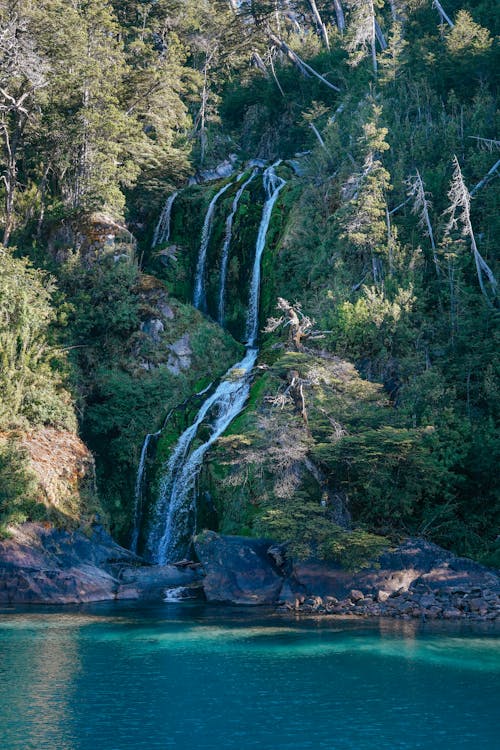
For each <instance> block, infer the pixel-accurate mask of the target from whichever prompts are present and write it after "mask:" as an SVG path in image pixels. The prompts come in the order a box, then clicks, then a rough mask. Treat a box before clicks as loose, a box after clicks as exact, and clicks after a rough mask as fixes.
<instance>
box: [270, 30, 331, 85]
mask: <svg viewBox="0 0 500 750" xmlns="http://www.w3.org/2000/svg"><path fill="white" fill-rule="evenodd" d="M269 40H270V41H271V44H273V45H274V46H275V47H277V48H278V49H280V50H281V51H282V52H283V53H284V54H285V55H286V56H287V57H288V59H289V60H291V61H292V62H293V64H294V65H295V66H296V67H297V68H298V69H299V70H300V71H301V73H302V74H303V75H306V76H308V75H313V76H315V77H316V78H317V79H318V80H320V81H322V83H324V84H325V86H328V88H330V89H332V91H337V92H339V91H340V89H339V87H338V86H335V85H334V84H333V83H330V81H328V80H327V79H326V78H325V77H324V76H322V75H321V73H318V71H317V70H314V68H311V66H310V65H308V64H307V63H306V62H305V60H303V59H302V58H301V57H300V56H299V55H298V54H297V53H296V52H294V51H293V49H291V48H290V47H289V46H288V44H287V43H286V42H284V41H283V40H282V39H280V38H279V37H277V36H276V34H273V33H272V32H269Z"/></svg>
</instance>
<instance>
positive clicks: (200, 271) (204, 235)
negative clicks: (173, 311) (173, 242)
mask: <svg viewBox="0 0 500 750" xmlns="http://www.w3.org/2000/svg"><path fill="white" fill-rule="evenodd" d="M232 184H233V183H232V182H228V184H227V185H224V187H222V188H221V189H220V190H219V192H218V193H216V194H215V195H214V197H213V198H212V200H211V201H210V205H209V206H208V209H207V213H206V214H205V221H204V222H203V229H202V230H201V243H200V250H199V253H198V264H197V266H196V275H195V279H194V295H193V305H194V306H195V307H197V308H198V310H205V308H206V297H205V266H206V261H207V250H208V244H209V242H210V236H211V234H212V226H213V219H214V213H215V206H216V205H217V201H218V200H219V198H220V197H221V195H223V194H224V193H225V192H226V190H229V188H230V187H231V185H232Z"/></svg>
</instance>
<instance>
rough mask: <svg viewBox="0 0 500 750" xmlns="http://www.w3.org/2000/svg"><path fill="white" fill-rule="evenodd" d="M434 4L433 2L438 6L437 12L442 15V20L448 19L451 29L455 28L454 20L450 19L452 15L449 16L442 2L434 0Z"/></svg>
mask: <svg viewBox="0 0 500 750" xmlns="http://www.w3.org/2000/svg"><path fill="white" fill-rule="evenodd" d="M432 4H433V6H434V7H435V8H436V10H437V12H438V13H439V15H440V17H441V22H442V21H446V23H447V24H448V26H449V27H450V28H451V29H453V28H454V26H455V24H454V23H453V21H452V20H451V19H450V17H449V16H448V15H447V14H446V11H445V9H444V8H443V6H442V5H441V3H440V2H439V0H432Z"/></svg>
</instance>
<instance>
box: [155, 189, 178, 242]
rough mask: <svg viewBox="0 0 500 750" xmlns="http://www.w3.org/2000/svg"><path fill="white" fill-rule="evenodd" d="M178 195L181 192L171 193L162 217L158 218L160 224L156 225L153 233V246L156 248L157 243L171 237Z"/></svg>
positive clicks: (166, 240)
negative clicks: (173, 212) (173, 213)
mask: <svg viewBox="0 0 500 750" xmlns="http://www.w3.org/2000/svg"><path fill="white" fill-rule="evenodd" d="M178 195H179V193H177V192H176V193H172V195H169V196H168V198H167V200H166V201H165V205H164V206H163V209H162V212H161V214H160V218H159V219H158V224H157V225H156V228H155V231H154V234H153V242H152V243H151V247H152V248H155V247H156V246H157V245H163V244H165V243H166V242H168V241H169V239H170V224H171V219H172V207H173V205H174V201H175V199H176V198H177V196H178Z"/></svg>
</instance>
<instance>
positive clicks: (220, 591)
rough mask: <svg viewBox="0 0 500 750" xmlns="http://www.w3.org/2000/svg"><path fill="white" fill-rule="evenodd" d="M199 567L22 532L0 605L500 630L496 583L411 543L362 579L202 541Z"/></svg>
mask: <svg viewBox="0 0 500 750" xmlns="http://www.w3.org/2000/svg"><path fill="white" fill-rule="evenodd" d="M195 551H196V555H197V557H198V561H197V562H184V563H179V564H177V565H163V566H160V565H148V564H147V563H145V562H144V560H142V559H141V558H140V557H138V556H137V555H134V554H133V553H131V552H130V551H128V550H126V549H124V548H123V547H120V546H119V545H118V544H116V542H114V541H113V539H111V537H110V536H109V535H108V534H107V533H106V532H105V531H104V530H103V529H101V528H95V529H93V530H92V532H91V533H87V534H85V533H83V532H82V531H73V532H70V531H64V530H58V529H54V528H52V527H47V526H44V525H43V524H34V523H29V524H24V525H23V526H21V527H19V528H18V529H17V530H16V532H15V535H14V537H13V538H11V539H7V540H3V541H0V605H13V604H78V603H85V602H93V601H106V600H123V599H135V600H143V601H147V600H149V601H161V600H163V599H165V597H166V596H167V597H168V596H169V592H172V590H176V589H179V588H180V587H183V588H188V589H197V590H198V593H200V595H203V596H204V597H205V598H206V600H207V601H208V602H214V603H224V604H238V605H271V606H276V607H277V609H278V611H280V612H288V613H294V614H298V615H302V614H303V615H311V614H314V615H338V616H357V617H396V618H402V619H409V618H420V619H429V620H437V619H444V620H454V619H468V620H472V621H486V622H494V621H499V620H500V578H499V574H498V571H494V570H490V569H488V568H485V567H483V566H482V565H479V564H478V563H475V562H473V561H472V560H469V559H467V558H461V557H457V556H456V555H453V554H452V553H450V552H448V551H446V550H444V549H442V548H441V547H438V546H437V545H435V544H431V543H430V542H427V541H425V540H423V539H407V540H406V541H405V542H404V543H402V544H400V545H399V546H397V547H395V548H393V549H388V550H386V551H385V552H384V553H383V554H382V555H381V556H380V558H379V559H378V560H377V562H376V563H374V564H373V565H372V566H370V567H367V568H364V569H362V570H360V571H357V572H352V571H346V570H344V569H342V568H340V566H338V565H336V564H335V563H331V562H325V561H321V560H315V559H311V560H305V561H297V560H293V559H290V558H289V557H288V556H287V552H286V547H285V546H283V545H276V544H274V543H273V542H272V541H270V540H266V539H251V538H248V537H237V536H224V535H221V534H217V533H215V532H213V531H206V532H203V533H202V534H201V535H199V536H198V537H197V538H196V539H195Z"/></svg>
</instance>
